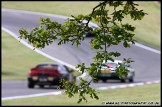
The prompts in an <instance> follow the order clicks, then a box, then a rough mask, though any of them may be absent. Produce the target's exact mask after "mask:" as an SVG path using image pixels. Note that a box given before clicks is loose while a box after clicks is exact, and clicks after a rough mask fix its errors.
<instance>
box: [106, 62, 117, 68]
mask: <svg viewBox="0 0 162 107" xmlns="http://www.w3.org/2000/svg"><path fill="white" fill-rule="evenodd" d="M106 66H107V67H108V68H116V67H117V66H118V64H116V63H106Z"/></svg>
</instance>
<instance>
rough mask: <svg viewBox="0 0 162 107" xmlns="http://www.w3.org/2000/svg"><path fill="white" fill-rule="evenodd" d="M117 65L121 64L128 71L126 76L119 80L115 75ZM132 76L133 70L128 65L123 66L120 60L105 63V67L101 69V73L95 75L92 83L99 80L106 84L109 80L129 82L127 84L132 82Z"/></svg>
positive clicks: (133, 74)
mask: <svg viewBox="0 0 162 107" xmlns="http://www.w3.org/2000/svg"><path fill="white" fill-rule="evenodd" d="M118 63H121V64H122V65H123V66H124V67H125V68H126V69H128V70H129V72H128V75H127V76H125V77H124V76H123V78H119V75H118V74H117V73H116V68H117V67H118V66H119V65H118ZM134 76H135V70H134V69H133V68H132V67H131V66H130V65H128V64H125V63H124V62H123V61H121V60H115V61H114V62H112V61H108V62H106V63H105V66H102V67H101V72H99V73H98V74H97V76H96V79H95V81H94V82H98V81H99V80H102V81H103V82H106V81H107V80H110V79H113V80H121V82H126V81H127V80H129V82H134Z"/></svg>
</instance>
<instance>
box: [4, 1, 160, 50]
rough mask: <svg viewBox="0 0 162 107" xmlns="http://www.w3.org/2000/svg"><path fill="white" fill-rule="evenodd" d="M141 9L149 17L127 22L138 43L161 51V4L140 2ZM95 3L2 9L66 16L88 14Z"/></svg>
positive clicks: (9, 5)
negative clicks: (132, 27)
mask: <svg viewBox="0 0 162 107" xmlns="http://www.w3.org/2000/svg"><path fill="white" fill-rule="evenodd" d="M136 3H138V4H139V7H138V8H139V9H143V10H144V11H145V12H146V13H148V15H146V16H145V17H144V19H143V20H141V21H135V22H134V21H131V20H130V19H129V18H127V19H126V22H129V23H131V24H132V25H135V26H136V31H135V34H136V35H135V39H137V41H138V42H140V43H142V44H145V45H148V46H150V47H153V48H156V49H159V50H160V47H161V45H160V43H161V41H160V3H158V2H156V1H140V2H136ZM97 4H98V2H95V1H93V2H92V1H87V2H83V1H79V2H78V1H76V2H74V1H72V2H65V1H64V2H59V1H57V2H51V1H48V2H42V1H41V2H40V1H39V2H31V1H30V2H27V1H21V2H19V1H14V2H12V1H3V2H2V8H10V9H19V10H28V11H36V12H44V13H52V14H59V15H64V16H71V15H78V14H87V13H90V12H91V10H92V8H93V7H94V6H95V5H97Z"/></svg>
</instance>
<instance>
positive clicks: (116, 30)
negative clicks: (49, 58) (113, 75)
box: [19, 1, 146, 103]
mask: <svg viewBox="0 0 162 107" xmlns="http://www.w3.org/2000/svg"><path fill="white" fill-rule="evenodd" d="M106 6H109V7H112V8H113V12H112V13H110V12H109V10H106ZM136 6H138V4H135V3H134V2H133V1H103V2H99V4H98V5H97V6H95V7H94V8H93V10H92V12H91V13H90V14H87V15H82V14H79V15H78V16H72V18H68V19H67V20H66V21H65V22H64V23H63V24H60V23H58V22H55V21H51V20H50V19H49V18H40V20H39V22H40V26H39V27H36V28H34V29H32V30H31V31H30V33H28V32H27V30H26V29H25V28H22V29H20V30H19V33H20V35H21V36H20V38H21V39H22V38H24V39H28V42H29V43H30V44H32V45H33V46H34V47H35V48H44V47H45V46H47V45H50V44H52V43H53V41H54V40H58V45H61V44H66V43H67V42H70V43H71V44H72V45H76V47H77V48H78V47H79V45H80V44H81V43H82V41H83V40H84V39H85V36H84V35H85V34H86V32H88V31H89V29H90V27H89V26H88V24H89V22H90V21H91V20H95V21H96V22H97V23H98V26H99V27H98V28H96V29H94V30H93V32H92V33H93V34H94V35H95V37H94V38H92V39H91V42H90V45H91V47H92V49H95V50H97V53H96V56H95V57H94V58H93V59H94V61H93V62H92V63H91V65H90V66H89V67H86V66H85V64H84V63H82V64H78V65H77V66H76V68H77V69H78V70H80V71H81V72H82V73H84V72H88V73H89V75H90V76H91V77H92V80H91V81H89V82H88V81H87V80H86V79H83V78H80V83H79V84H77V85H76V84H75V83H69V82H67V81H62V82H63V87H64V88H65V90H66V91H65V92H66V93H67V94H68V96H69V97H72V96H73V95H74V94H75V93H79V101H78V103H79V102H81V101H82V100H85V101H87V100H86V98H85V96H84V95H85V94H89V95H90V96H91V98H95V99H98V96H97V94H96V91H95V90H94V89H92V88H91V87H90V83H91V82H92V81H94V80H95V76H96V74H97V73H98V72H100V67H101V66H102V65H103V61H107V60H111V61H114V59H113V57H119V56H120V55H121V54H120V53H119V52H117V51H116V52H108V51H107V49H108V47H110V46H113V45H119V43H123V46H124V47H125V48H130V44H129V43H132V44H135V41H136V40H134V39H133V36H134V35H135V34H134V33H133V32H134V31H135V27H134V26H132V25H130V24H129V23H126V24H123V23H122V20H123V19H124V18H125V17H126V16H127V15H130V17H131V19H133V20H134V21H135V20H141V19H142V18H143V17H144V16H145V15H146V13H144V12H143V10H138V9H137V8H136ZM85 20H86V23H84V21H85ZM124 61H125V63H130V62H131V60H130V58H128V59H124ZM119 65H120V66H119V68H118V69H117V73H118V74H119V76H120V77H122V75H127V73H128V70H127V69H126V68H124V67H123V66H122V65H121V64H119Z"/></svg>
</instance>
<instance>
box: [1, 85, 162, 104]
mask: <svg viewBox="0 0 162 107" xmlns="http://www.w3.org/2000/svg"><path fill="white" fill-rule="evenodd" d="M160 95H161V94H160V84H151V85H144V86H136V87H131V88H121V89H109V90H98V96H99V98H100V99H99V100H95V99H91V98H90V97H89V96H87V97H86V98H87V99H88V102H87V103H86V102H85V101H83V102H81V103H80V104H77V101H78V95H75V96H74V97H72V98H69V97H68V96H67V95H65V94H62V95H57V96H56V95H49V96H42V97H33V98H24V99H14V100H5V101H2V105H3V106H5V105H15V106H16V105H17V106H20V105H21V106H23V105H28V106H30V105H32V106H55V105H58V106H61V105H64V106H65V105H67V106H68V105H77V106H79V105H95V106H97V105H100V106H101V105H103V106H105V103H107V102H110V103H113V102H114V103H119V105H121V104H122V102H124V103H132V102H134V103H137V102H138V103H141V102H146V104H145V106H147V105H151V104H152V105H155V104H157V105H161V99H160ZM47 99H48V100H47ZM109 105H111V106H113V105H114V104H109ZM117 105H118V104H117ZM122 105H123V104H122ZM126 105H127V106H128V104H126ZM136 106H139V104H136Z"/></svg>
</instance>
